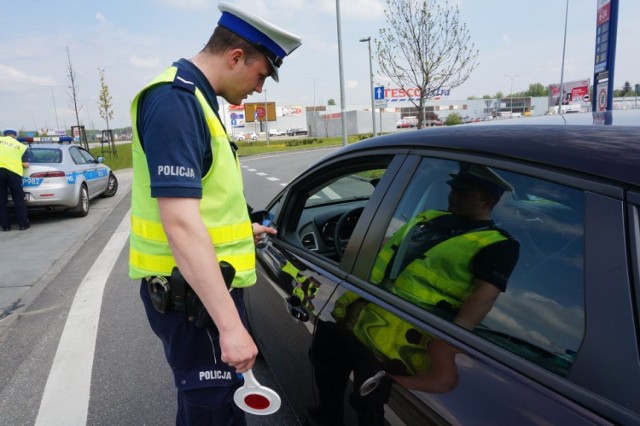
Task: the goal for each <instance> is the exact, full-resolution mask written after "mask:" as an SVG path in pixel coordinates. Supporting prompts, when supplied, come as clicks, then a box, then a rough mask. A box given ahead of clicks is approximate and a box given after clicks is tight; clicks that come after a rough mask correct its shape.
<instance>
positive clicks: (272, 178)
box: [267, 176, 280, 182]
mask: <svg viewBox="0 0 640 426" xmlns="http://www.w3.org/2000/svg"><path fill="white" fill-rule="evenodd" d="M267 180H270V181H272V182H273V181H276V180H280V179H278V178H277V177H273V176H271V177H268V178H267Z"/></svg>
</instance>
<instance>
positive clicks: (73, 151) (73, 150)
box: [69, 148, 86, 164]
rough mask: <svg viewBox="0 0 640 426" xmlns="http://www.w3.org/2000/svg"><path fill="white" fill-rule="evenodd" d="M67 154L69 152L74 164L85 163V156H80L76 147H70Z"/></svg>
mask: <svg viewBox="0 0 640 426" xmlns="http://www.w3.org/2000/svg"><path fill="white" fill-rule="evenodd" d="M69 154H71V158H72V159H73V162H74V163H76V164H85V163H86V160H85V158H84V157H83V156H82V154H81V153H80V150H79V149H78V148H70V149H69Z"/></svg>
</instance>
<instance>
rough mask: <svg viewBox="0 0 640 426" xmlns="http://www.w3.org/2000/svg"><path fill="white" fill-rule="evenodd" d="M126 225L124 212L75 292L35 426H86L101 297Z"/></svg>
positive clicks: (123, 240) (126, 231)
mask: <svg viewBox="0 0 640 426" xmlns="http://www.w3.org/2000/svg"><path fill="white" fill-rule="evenodd" d="M129 222H130V212H127V214H126V216H125V217H124V219H123V220H122V222H120V225H119V226H118V229H116V232H115V233H114V234H113V236H112V237H111V239H110V240H109V242H108V243H107V245H106V246H105V248H104V249H103V250H102V253H100V255H99V256H98V258H97V259H96V261H95V263H94V264H93V266H92V267H91V269H90V270H89V272H88V273H87V275H86V276H85V277H84V279H83V280H82V283H81V284H80V287H79V288H78V291H77V292H76V295H75V297H74V299H73V304H72V305H71V309H70V310H69V317H68V318H67V322H66V324H65V326H64V330H63V331H62V336H61V337H60V342H59V343H58V349H57V351H56V355H55V358H54V359H53V364H52V366H51V370H50V371H49V377H48V379H47V384H46V385H45V388H44V394H43V395H42V400H41V401H40V410H39V411H38V417H37V418H36V422H35V425H36V426H52V425H53V426H56V425H61V426H62V425H85V424H86V423H87V414H88V411H89V395H90V392H91V370H92V368H93V357H94V352H95V346H96V336H97V334H98V322H99V319H100V308H101V307H102V295H103V293H104V287H105V284H106V281H107V278H108V277H109V274H110V273H111V270H112V269H113V266H114V265H115V263H116V260H117V259H118V256H119V255H120V252H121V251H122V248H123V247H124V245H125V244H126V242H127V240H128V238H129Z"/></svg>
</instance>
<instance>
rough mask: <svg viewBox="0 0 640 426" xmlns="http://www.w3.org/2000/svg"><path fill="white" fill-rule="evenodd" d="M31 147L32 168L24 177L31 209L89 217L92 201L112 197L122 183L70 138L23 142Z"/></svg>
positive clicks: (101, 160)
mask: <svg viewBox="0 0 640 426" xmlns="http://www.w3.org/2000/svg"><path fill="white" fill-rule="evenodd" d="M20 140H21V142H26V143H28V144H29V148H28V149H27V153H28V159H29V167H26V168H25V169H24V173H23V176H22V183H23V189H24V193H25V200H26V203H27V208H29V209H46V210H51V211H54V210H55V211H58V210H60V211H69V212H70V213H71V214H72V215H74V216H79V217H83V216H86V215H87V214H89V200H91V199H93V198H95V197H98V196H103V197H112V196H114V195H115V194H116V192H117V190H118V180H117V178H116V176H115V175H114V174H113V172H112V171H111V169H110V168H109V167H108V166H107V165H105V164H103V161H104V158H103V157H98V158H97V159H96V158H95V157H94V156H93V155H91V153H89V151H87V150H85V149H84V148H82V147H80V146H77V145H73V144H71V143H70V142H71V138H69V137H41V138H38V137H36V138H28V139H22V138H21V139H20Z"/></svg>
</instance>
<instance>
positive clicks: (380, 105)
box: [373, 99, 388, 108]
mask: <svg viewBox="0 0 640 426" xmlns="http://www.w3.org/2000/svg"><path fill="white" fill-rule="evenodd" d="M373 104H374V105H375V107H376V108H386V107H387V105H388V102H387V100H386V99H374V102H373Z"/></svg>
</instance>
